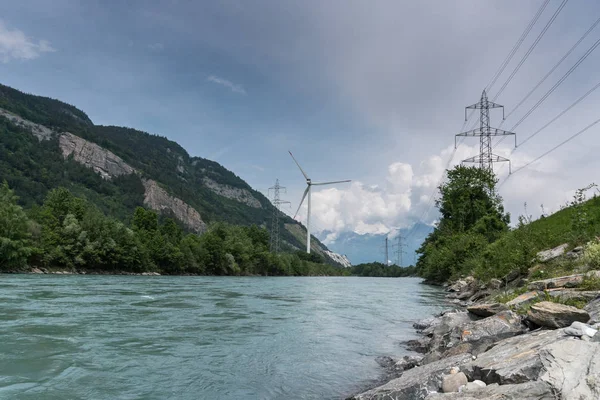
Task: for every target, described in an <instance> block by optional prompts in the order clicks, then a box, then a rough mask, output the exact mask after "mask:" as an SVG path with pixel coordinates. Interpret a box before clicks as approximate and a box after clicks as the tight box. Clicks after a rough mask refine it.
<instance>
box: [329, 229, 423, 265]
mask: <svg viewBox="0 0 600 400" xmlns="http://www.w3.org/2000/svg"><path fill="white" fill-rule="evenodd" d="M411 230H412V231H413V232H412V234H411V235H410V237H409V238H408V240H406V241H405V242H404V243H405V244H406V247H405V248H404V251H405V254H404V255H403V262H402V266H408V265H414V257H415V250H417V249H418V248H419V246H421V243H423V240H424V239H425V237H427V235H428V234H429V233H430V232H431V231H432V230H433V228H432V227H431V226H429V225H425V224H421V223H417V225H416V226H415V228H414V230H413V228H410V229H401V230H400V233H401V234H402V237H407V235H408V233H409V232H410V231H411ZM326 234H327V233H324V234H323V235H324V236H326ZM385 236H386V235H359V234H358V233H354V232H348V233H343V234H341V235H340V236H339V237H338V238H337V239H336V241H335V242H334V243H330V244H328V247H329V248H330V249H331V250H332V251H335V252H336V253H338V254H343V255H345V256H346V257H347V258H348V259H349V260H350V261H352V264H354V265H357V264H362V263H370V262H373V261H380V262H383V259H384V243H385ZM396 243H397V242H396V240H395V236H394V237H392V236H389V244H388V246H389V248H388V251H389V259H390V260H391V261H392V262H396V259H397V257H396V255H395V253H394V251H395V249H394V248H393V247H392V246H393V245H394V244H396Z"/></svg>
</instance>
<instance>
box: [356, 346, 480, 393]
mask: <svg viewBox="0 0 600 400" xmlns="http://www.w3.org/2000/svg"><path fill="white" fill-rule="evenodd" d="M471 360H472V358H471V355H470V354H462V355H459V356H455V357H450V358H446V359H443V360H439V361H435V362H432V363H430V364H427V365H423V366H420V367H416V368H413V369H409V370H408V371H406V372H404V373H403V374H402V376H401V377H399V378H396V379H393V380H391V381H389V382H388V383H386V384H384V385H382V386H379V387H376V388H374V389H371V390H369V391H366V392H364V393H361V394H358V395H356V396H354V397H352V398H353V399H356V400H367V399H368V400H377V399H381V400H383V399H406V400H412V399H415V400H416V399H423V398H425V396H427V395H428V394H429V393H431V392H433V391H435V392H437V391H439V390H440V388H441V387H442V376H443V375H444V374H447V373H448V372H449V371H450V368H451V367H453V366H459V367H461V366H463V365H465V364H466V363H468V362H469V361H471ZM461 369H462V368H461Z"/></svg>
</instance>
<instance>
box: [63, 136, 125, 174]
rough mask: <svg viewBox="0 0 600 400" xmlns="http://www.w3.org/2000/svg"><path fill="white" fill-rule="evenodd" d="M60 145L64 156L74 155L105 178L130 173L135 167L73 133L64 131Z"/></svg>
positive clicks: (79, 161)
mask: <svg viewBox="0 0 600 400" xmlns="http://www.w3.org/2000/svg"><path fill="white" fill-rule="evenodd" d="M58 140H59V146H60V150H61V152H62V155H63V157H64V158H67V157H69V156H71V155H73V159H74V160H75V161H77V162H78V163H80V164H83V165H85V166H86V167H88V168H91V169H93V170H94V171H95V172H97V173H98V174H100V176H101V177H102V178H104V179H111V178H113V177H116V176H120V175H129V174H133V173H134V172H135V169H134V168H132V167H131V166H130V165H129V164H127V163H126V162H125V161H123V159H122V158H121V157H119V156H117V155H115V154H114V153H112V152H111V151H108V150H106V149H104V148H103V147H101V146H98V145H97V144H96V143H92V142H90V141H87V140H85V139H82V138H80V137H79V136H75V135H73V134H71V133H68V132H67V133H62V134H61V135H60V137H59V139H58Z"/></svg>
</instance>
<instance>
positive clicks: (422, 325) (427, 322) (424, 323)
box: [413, 317, 439, 331]
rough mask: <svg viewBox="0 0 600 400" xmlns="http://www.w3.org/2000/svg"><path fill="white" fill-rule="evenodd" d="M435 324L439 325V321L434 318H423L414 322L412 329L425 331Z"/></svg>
mask: <svg viewBox="0 0 600 400" xmlns="http://www.w3.org/2000/svg"><path fill="white" fill-rule="evenodd" d="M436 323H439V319H438V318H436V317H430V318H425V319H422V320H420V321H417V322H415V323H414V324H413V328H415V329H416V330H418V331H422V330H423V329H427V328H429V327H430V326H432V325H434V324H436Z"/></svg>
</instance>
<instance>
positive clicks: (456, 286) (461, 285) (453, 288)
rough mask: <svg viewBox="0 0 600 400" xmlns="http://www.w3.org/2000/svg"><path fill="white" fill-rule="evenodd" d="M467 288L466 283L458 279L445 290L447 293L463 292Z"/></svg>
mask: <svg viewBox="0 0 600 400" xmlns="http://www.w3.org/2000/svg"><path fill="white" fill-rule="evenodd" d="M468 288H469V284H468V283H467V281H465V280H462V279H459V280H458V281H456V282H454V283H453V284H452V285H450V286H448V289H446V290H447V291H448V292H464V291H465V290H467V289H468Z"/></svg>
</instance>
